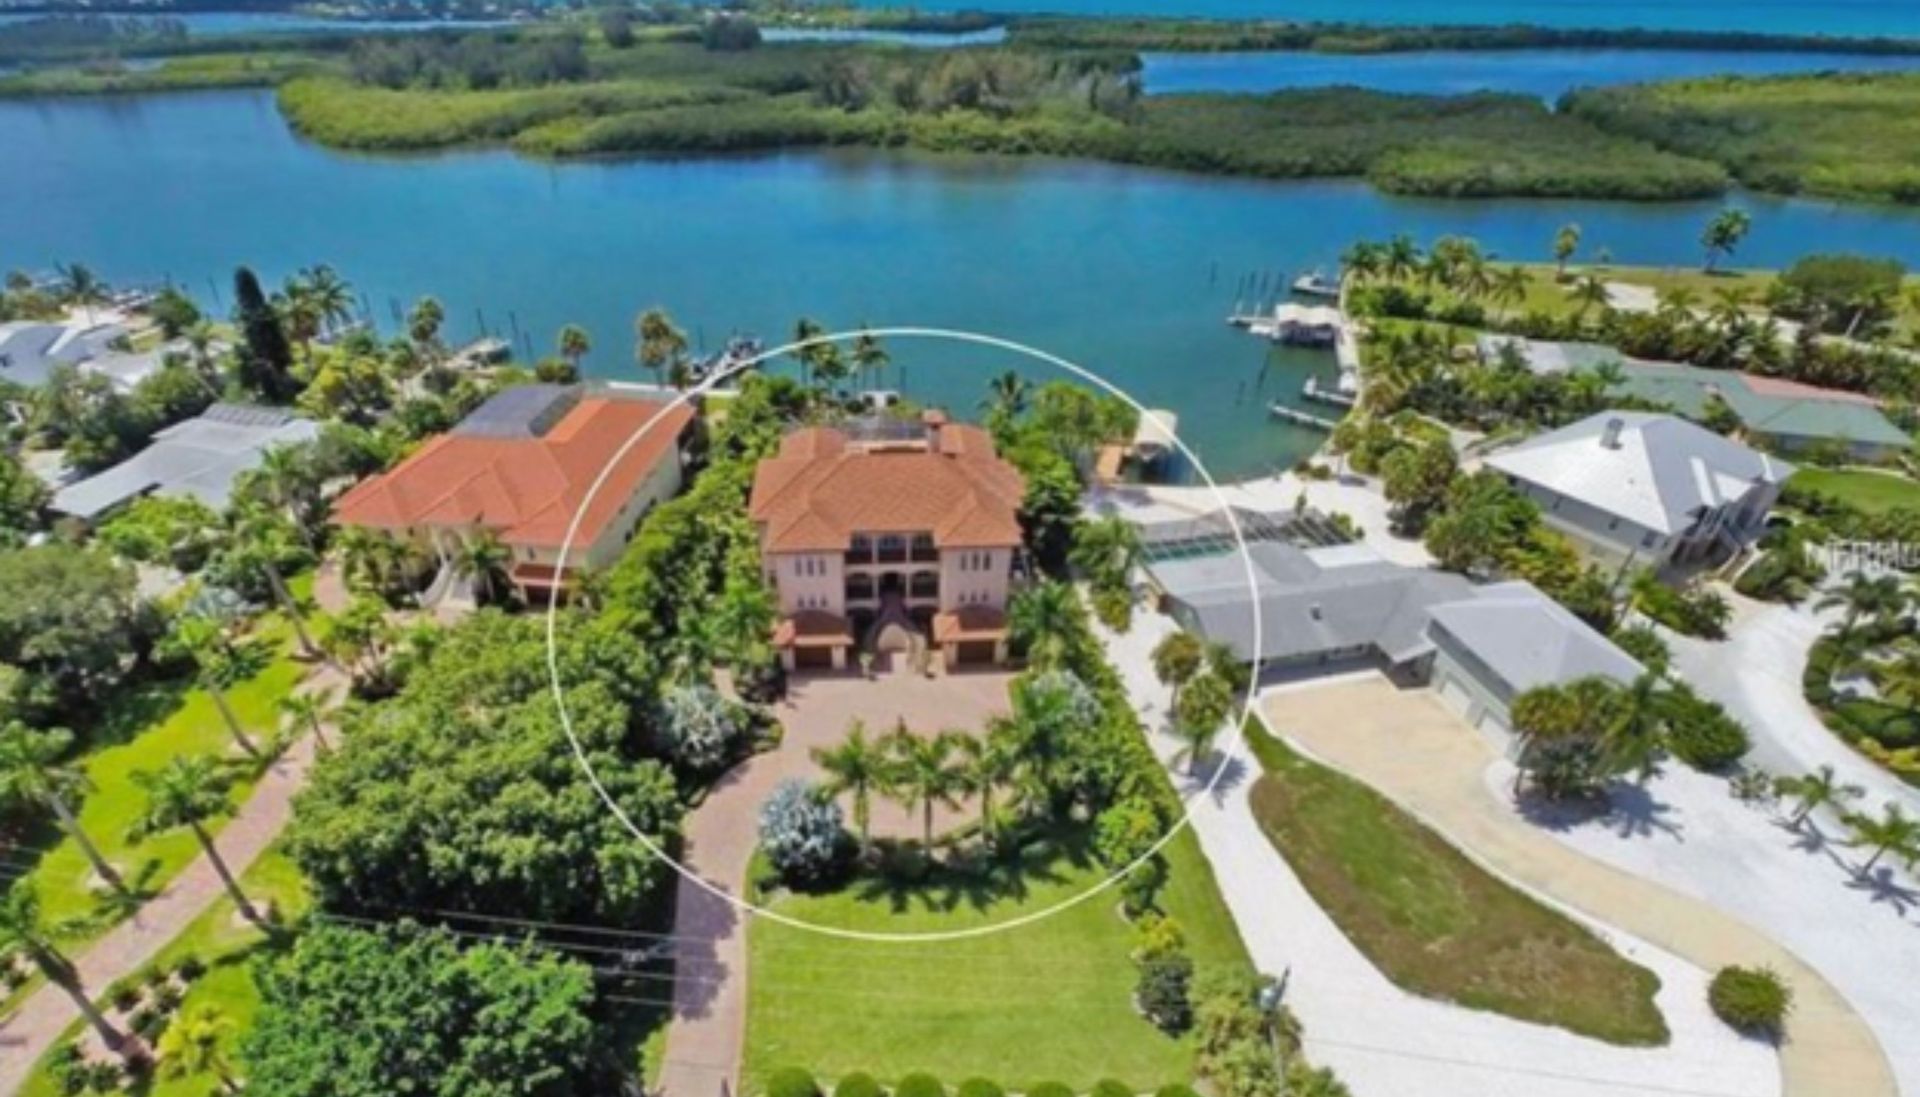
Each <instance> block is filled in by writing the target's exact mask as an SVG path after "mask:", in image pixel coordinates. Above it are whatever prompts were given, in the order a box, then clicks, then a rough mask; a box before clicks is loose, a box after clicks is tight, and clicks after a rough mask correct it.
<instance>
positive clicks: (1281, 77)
mask: <svg viewBox="0 0 1920 1097" xmlns="http://www.w3.org/2000/svg"><path fill="white" fill-rule="evenodd" d="M1141 60H1142V62H1143V63H1144V64H1145V69H1144V72H1143V77H1144V80H1145V86H1146V89H1147V91H1148V92H1149V93H1151V94H1155V95H1165V94H1171V93H1174V92H1185V91H1225V92H1265V91H1274V90H1277V89H1280V88H1304V87H1323V86H1326V85H1329V84H1353V85H1356V86H1358V87H1363V88H1377V89H1379V90H1381V91H1394V92H1420V93H1427V94H1442V95H1452V94H1458V93H1461V92H1469V91H1481V90H1493V91H1506V92H1518V93H1520V94H1523V95H1533V96H1538V97H1539V98H1541V99H1545V100H1547V101H1549V102H1552V101H1554V100H1557V99H1559V98H1560V96H1561V94H1563V93H1564V92H1567V91H1570V90H1572V89H1573V88H1577V87H1581V86H1583V85H1590V84H1600V83H1606V84H1628V83H1640V82H1643V81H1651V80H1675V79H1680V78H1683V77H1689V76H1710V75H1715V74H1719V73H1740V74H1745V75H1750V76H1764V75H1772V74H1778V73H1786V72H1820V71H1825V70H1832V71H1839V72H1873V71H1882V70H1903V71H1913V70H1916V69H1920V56H1914V57H1873V56H1864V55H1861V54H1846V53H1815V52H1807V53H1751V52H1741V51H1735V50H1620V49H1605V50H1502V51H1480V52H1475V51H1464V50H1432V51H1429V52H1424V53H1376V54H1329V53H1147V54H1142V55H1141Z"/></svg>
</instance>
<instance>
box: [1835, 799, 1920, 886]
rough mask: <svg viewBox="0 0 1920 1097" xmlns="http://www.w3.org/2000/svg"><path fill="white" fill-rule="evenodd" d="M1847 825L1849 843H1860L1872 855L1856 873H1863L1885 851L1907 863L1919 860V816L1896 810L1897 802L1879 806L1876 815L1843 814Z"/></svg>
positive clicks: (1857, 844)
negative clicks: (1845, 815) (1851, 834)
mask: <svg viewBox="0 0 1920 1097" xmlns="http://www.w3.org/2000/svg"><path fill="white" fill-rule="evenodd" d="M1846 820H1847V826H1848V827H1849V828H1850V829H1852V831H1853V841H1852V842H1851V843H1849V844H1850V845H1853V846H1856V847H1859V846H1864V847H1866V848H1868V849H1871V850H1873V856H1871V857H1869V858H1867V863H1866V864H1863V865H1861V866H1860V868H1859V869H1858V873H1859V875H1861V876H1865V875H1866V874H1867V873H1869V872H1872V871H1873V866H1874V865H1876V864H1879V863H1880V858H1882V857H1884V856H1886V855H1887V854H1889V853H1892V854H1895V855H1897V856H1899V857H1901V858H1903V859H1904V860H1906V861H1907V862H1908V863H1909V864H1911V863H1912V862H1913V861H1915V860H1916V859H1920V819H1915V818H1912V817H1911V816H1909V815H1907V813H1905V812H1904V811H1901V810H1900V805H1899V804H1895V803H1886V804H1882V805H1881V806H1880V817H1879V818H1877V819H1876V818H1874V817H1873V816H1871V815H1866V814H1853V815H1848V816H1847V817H1846Z"/></svg>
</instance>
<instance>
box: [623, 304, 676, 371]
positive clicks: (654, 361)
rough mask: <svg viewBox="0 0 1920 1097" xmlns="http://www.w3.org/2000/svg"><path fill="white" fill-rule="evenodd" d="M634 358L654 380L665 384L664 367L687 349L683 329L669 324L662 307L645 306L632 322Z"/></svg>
mask: <svg viewBox="0 0 1920 1097" xmlns="http://www.w3.org/2000/svg"><path fill="white" fill-rule="evenodd" d="M633 336H634V340H635V343H634V350H633V354H634V358H635V359H636V360H638V361H639V363H640V365H641V366H643V367H645V368H647V369H650V370H652V371H653V377H654V382H655V383H656V384H665V383H666V381H667V369H668V367H670V366H672V365H674V364H675V363H676V362H679V361H680V360H681V359H682V358H684V357H685V356H686V353H687V333H686V332H684V331H681V330H680V329H679V328H677V327H675V326H674V325H673V317H671V316H669V315H667V310H665V309H657V308H655V309H648V310H646V311H645V312H643V313H641V314H640V316H639V317H638V318H637V319H635V320H634V322H633Z"/></svg>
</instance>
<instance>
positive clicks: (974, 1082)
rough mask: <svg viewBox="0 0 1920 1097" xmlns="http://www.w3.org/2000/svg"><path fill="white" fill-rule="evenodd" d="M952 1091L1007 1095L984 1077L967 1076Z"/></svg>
mask: <svg viewBox="0 0 1920 1097" xmlns="http://www.w3.org/2000/svg"><path fill="white" fill-rule="evenodd" d="M953 1093H954V1097H1007V1091H1006V1090H1005V1089H1003V1088H1001V1086H1000V1083H998V1082H994V1081H991V1080H989V1079H986V1078H968V1079H967V1080H966V1081H964V1082H961V1083H960V1085H959V1086H958V1087H956V1088H955V1089H954V1091H953ZM835 1097H838V1094H836V1095H835Z"/></svg>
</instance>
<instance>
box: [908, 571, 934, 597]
mask: <svg viewBox="0 0 1920 1097" xmlns="http://www.w3.org/2000/svg"><path fill="white" fill-rule="evenodd" d="M907 591H908V593H909V594H911V595H912V596H913V597H915V598H938V597H940V573H939V572H937V571H921V572H915V573H914V576H913V580H912V581H911V582H910V583H909V584H908V587H907Z"/></svg>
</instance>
